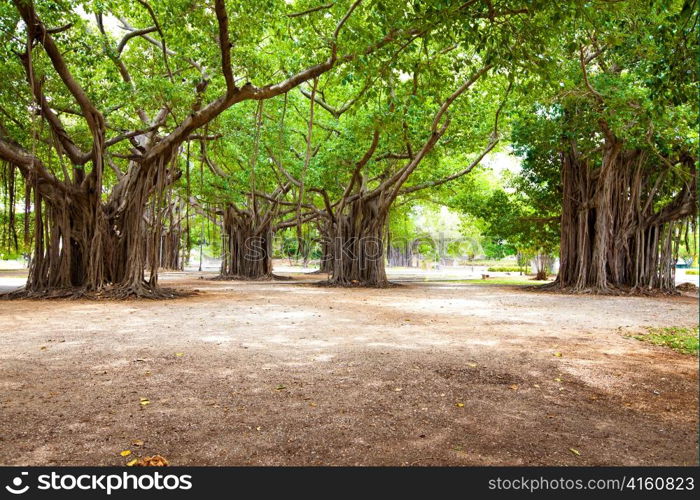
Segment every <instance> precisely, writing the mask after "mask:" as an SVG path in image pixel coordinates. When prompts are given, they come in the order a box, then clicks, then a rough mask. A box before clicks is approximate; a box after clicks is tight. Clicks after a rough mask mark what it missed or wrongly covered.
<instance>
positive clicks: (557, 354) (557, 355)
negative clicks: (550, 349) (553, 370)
mask: <svg viewBox="0 0 700 500" xmlns="http://www.w3.org/2000/svg"><path fill="white" fill-rule="evenodd" d="M552 356H556V357H557V358H561V356H562V354H561V353H560V352H555V353H554V354H552Z"/></svg>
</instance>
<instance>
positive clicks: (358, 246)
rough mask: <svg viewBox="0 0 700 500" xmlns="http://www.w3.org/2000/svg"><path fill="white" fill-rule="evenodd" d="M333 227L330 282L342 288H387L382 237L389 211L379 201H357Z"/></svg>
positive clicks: (339, 217)
mask: <svg viewBox="0 0 700 500" xmlns="http://www.w3.org/2000/svg"><path fill="white" fill-rule="evenodd" d="M347 208H348V210H347V213H338V214H337V215H336V217H335V221H334V224H333V228H332V232H331V238H332V240H331V241H332V244H333V261H332V262H333V267H332V272H331V276H330V277H329V282H330V283H331V284H334V285H342V286H353V285H355V286H369V287H386V286H388V285H389V281H388V280H387V277H386V271H385V269H384V243H383V235H384V232H385V225H386V219H387V216H386V210H383V209H382V208H383V207H382V206H381V204H380V202H379V200H378V198H377V197H375V198H372V199H369V200H364V199H363V198H361V197H360V198H358V199H356V200H355V201H353V202H351V203H350V204H349V206H348V207H347Z"/></svg>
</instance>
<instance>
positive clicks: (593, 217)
mask: <svg viewBox="0 0 700 500" xmlns="http://www.w3.org/2000/svg"><path fill="white" fill-rule="evenodd" d="M622 146H623V144H622V143H621V142H620V141H617V140H614V141H613V140H607V141H606V143H605V147H604V153H603V157H602V165H601V166H600V167H599V168H597V169H596V168H593V167H592V166H591V165H590V164H589V163H588V162H587V161H586V160H583V159H581V158H580V157H579V155H578V153H577V152H576V148H575V145H574V144H572V145H571V149H570V150H569V151H566V152H564V154H563V162H562V187H563V204H562V218H561V244H560V259H561V264H560V269H559V276H558V278H557V281H556V282H555V286H557V287H560V288H564V289H567V290H570V291H574V292H594V293H614V292H620V291H631V292H648V291H662V292H675V262H676V256H677V249H678V240H679V235H678V234H677V233H679V229H680V224H681V222H682V220H683V219H685V218H687V217H689V216H692V215H693V214H694V213H695V200H696V197H695V188H694V186H695V180H694V179H695V163H694V160H692V159H686V160H685V163H686V165H685V166H686V167H687V168H688V169H689V173H690V176H689V177H690V178H691V179H692V180H691V181H688V182H687V183H686V185H685V186H684V187H683V188H682V189H680V190H679V191H677V193H676V195H675V197H674V198H673V200H672V201H671V202H670V203H667V204H666V205H665V206H664V207H663V208H658V207H656V206H655V205H656V204H658V202H659V201H660V195H659V186H660V183H661V182H662V180H663V178H662V176H663V175H664V174H663V172H662V169H661V168H655V169H654V170H650V169H649V168H648V165H646V162H647V160H648V158H647V153H646V152H644V151H641V150H624V149H623V147H622ZM645 167H646V168H645ZM659 176H661V178H660V177H659Z"/></svg>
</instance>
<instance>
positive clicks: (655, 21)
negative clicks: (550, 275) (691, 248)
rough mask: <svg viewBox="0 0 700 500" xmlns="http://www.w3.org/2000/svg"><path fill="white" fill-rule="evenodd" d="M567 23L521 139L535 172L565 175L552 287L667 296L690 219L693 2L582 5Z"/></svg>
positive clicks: (560, 186) (694, 161)
mask: <svg viewBox="0 0 700 500" xmlns="http://www.w3.org/2000/svg"><path fill="white" fill-rule="evenodd" d="M567 19H573V20H576V23H575V24H574V23H568V22H562V23H561V27H562V28H564V29H565V30H566V33H565V34H563V36H562V37H559V38H558V39H557V40H558V41H559V42H560V43H555V42H554V40H553V41H552V44H551V47H550V48H549V54H550V56H551V59H550V62H551V63H552V66H551V67H550V68H549V70H548V71H545V72H544V73H543V76H544V79H543V82H544V87H539V89H538V90H539V95H538V96H537V97H536V99H535V101H536V103H535V104H534V105H533V106H532V107H531V108H530V111H531V114H530V115H529V116H527V117H525V118H523V119H521V120H520V124H521V126H520V127H519V134H518V137H516V141H517V142H518V143H519V150H520V152H521V154H523V155H524V156H525V158H526V161H527V162H528V164H529V168H530V170H531V171H534V172H535V173H536V174H538V175H539V176H540V178H542V179H550V180H551V177H552V176H551V175H550V174H551V165H552V164H556V165H557V166H558V167H559V169H560V172H561V173H560V178H559V182H558V183H551V182H550V187H551V188H552V189H556V190H558V191H559V192H560V193H561V194H560V200H561V201H560V203H561V209H560V210H561V224H560V227H561V241H560V256H561V265H560V270H559V276H558V279H557V281H556V282H555V283H554V285H553V286H554V287H555V288H559V289H565V290H571V291H576V292H596V293H610V292H619V291H636V292H645V291H650V290H661V291H667V292H669V291H674V290H675V276H674V272H675V262H676V259H677V255H678V248H679V245H681V244H682V240H683V239H684V237H685V235H687V232H688V226H689V224H692V223H693V221H694V215H695V214H696V210H697V194H696V179H697V161H698V157H697V148H698V142H697V141H698V134H697V115H698V106H697V81H698V79H697V66H696V65H695V64H694V63H692V61H693V58H694V57H695V54H697V37H696V36H695V34H694V30H695V29H696V26H697V19H698V18H697V9H696V5H695V2H692V1H675V2H648V3H645V4H644V5H643V6H640V5H639V4H637V3H632V2H621V3H619V4H616V5H614V6H611V5H600V6H595V5H593V4H583V5H576V6H574V12H573V14H572V16H570V17H569V18H567ZM533 159H534V160H537V161H535V162H533V161H532V160H533ZM555 192H556V191H555Z"/></svg>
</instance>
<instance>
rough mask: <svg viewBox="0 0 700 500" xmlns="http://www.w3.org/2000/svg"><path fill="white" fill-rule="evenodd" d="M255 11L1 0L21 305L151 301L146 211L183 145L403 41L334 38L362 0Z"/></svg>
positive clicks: (175, 168) (1, 86)
mask: <svg viewBox="0 0 700 500" xmlns="http://www.w3.org/2000/svg"><path fill="white" fill-rule="evenodd" d="M268 3H269V5H267V7H268V8H267V9H262V10H261V8H260V7H261V6H260V3H259V2H237V3H236V10H235V16H236V22H235V23H230V22H229V12H227V6H226V5H225V3H224V1H223V0H215V1H214V2H211V3H210V4H208V5H206V6H205V8H201V6H197V5H195V4H194V3H191V2H178V1H173V2H164V3H161V2H159V3H158V4H155V3H154V4H153V5H151V4H150V3H149V2H147V1H146V0H144V1H139V2H138V3H133V2H116V1H112V2H110V1H108V2H74V3H72V4H71V6H70V7H68V6H67V5H66V4H64V3H58V2H53V1H48V0H47V1H41V2H39V1H36V2H35V1H33V0H14V1H13V2H12V5H11V6H10V5H7V4H3V6H2V7H1V9H2V11H0V16H1V18H0V20H1V21H2V27H3V31H2V48H1V50H2V61H3V62H2V63H1V64H2V71H3V75H4V78H3V81H2V82H0V96H1V99H0V100H1V102H2V106H3V108H2V110H3V112H2V121H1V122H0V123H1V127H0V158H1V159H2V160H3V163H4V165H5V167H4V168H7V169H11V170H12V172H13V173H14V172H15V170H18V171H19V172H20V173H21V176H22V178H23V180H24V185H25V187H26V192H25V193H24V196H25V198H26V204H27V207H28V210H27V211H28V212H29V211H30V208H29V207H31V212H32V216H33V233H34V234H33V246H34V248H33V252H32V260H31V266H30V272H29V278H28V281H27V285H26V287H25V289H24V290H23V291H22V292H21V293H22V294H29V295H44V294H57V293H60V294H64V293H68V294H74V293H83V292H94V291H101V290H104V289H105V287H106V286H107V285H110V284H111V285H113V287H112V288H111V293H113V294H114V295H116V296H130V295H137V296H151V297H155V296H159V295H160V294H161V292H159V290H158V288H157V270H158V265H159V259H158V257H157V256H156V255H147V253H146V249H147V248H156V245H150V246H149V245H146V244H145V239H146V238H148V237H151V236H148V235H147V234H146V230H145V225H144V212H145V210H146V208H147V205H148V204H149V203H153V204H154V205H158V204H159V203H160V202H161V199H162V195H163V192H164V190H165V189H166V188H167V187H168V186H169V185H170V184H171V183H173V182H174V181H175V180H177V179H178V177H179V175H180V169H179V165H178V163H179V161H180V153H181V152H182V146H183V144H184V143H186V142H187V141H190V140H193V138H195V139H196V137H193V136H195V135H196V132H197V130H198V129H201V128H202V127H203V126H205V125H206V124H207V123H209V122H211V121H212V120H213V119H215V118H216V117H217V116H219V115H220V114H221V113H222V112H224V111H225V110H226V109H228V108H230V107H231V106H234V105H235V104H237V103H241V102H244V101H250V100H257V101H261V100H265V99H270V98H273V97H275V96H278V95H281V94H284V93H286V92H288V91H289V90H291V89H293V88H294V87H296V86H298V85H299V84H300V83H302V82H304V81H306V80H309V79H312V78H315V77H318V76H319V75H321V74H323V73H325V72H327V71H329V70H331V69H332V68H333V67H334V66H336V65H339V64H342V63H346V62H348V61H351V60H353V59H354V58H355V57H356V56H357V55H362V56H363V57H364V56H366V55H367V54H369V53H371V52H373V51H374V50H378V49H381V48H382V47H383V46H385V45H387V44H389V43H390V42H392V41H394V40H395V39H400V38H401V36H403V35H405V33H403V31H402V28H403V26H401V23H398V24H397V25H396V26H394V27H393V28H391V29H389V30H387V31H386V32H384V33H381V32H380V30H378V29H375V28H373V27H367V26H365V25H363V26H360V25H359V24H358V25H357V27H356V29H355V30H344V27H346V25H347V24H348V23H349V22H352V21H351V19H352V17H353V13H355V11H356V10H357V9H358V7H359V5H360V3H361V0H356V1H354V2H352V3H349V2H338V3H336V4H334V5H333V6H327V7H326V8H325V9H324V11H323V12H322V13H321V14H322V15H320V16H319V15H316V16H315V17H314V19H313V21H310V20H309V16H312V15H314V14H316V13H317V12H316V11H311V12H307V11H304V10H302V11H301V12H296V11H293V10H291V8H293V7H295V6H289V5H288V4H287V3H286V2H268ZM309 22H313V25H314V30H309V29H307V28H308V23H309ZM230 24H232V25H233V26H232V28H229V25H230ZM345 31H350V32H351V33H355V34H356V35H355V36H352V35H351V36H349V37H347V38H344V36H343V35H342V34H343V33H344V32H345ZM343 44H345V46H344V47H342V48H341V45H343ZM346 47H347V50H346ZM352 50H354V51H355V52H352ZM268 82H272V83H268ZM152 227H153V228H154V229H155V231H159V230H160V227H159V225H158V224H155V225H153V226H152ZM152 237H153V239H154V240H156V239H157V238H158V235H152ZM151 253H153V252H151ZM146 270H148V271H149V277H148V280H146V278H145V276H146V275H145V271H146Z"/></svg>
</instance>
